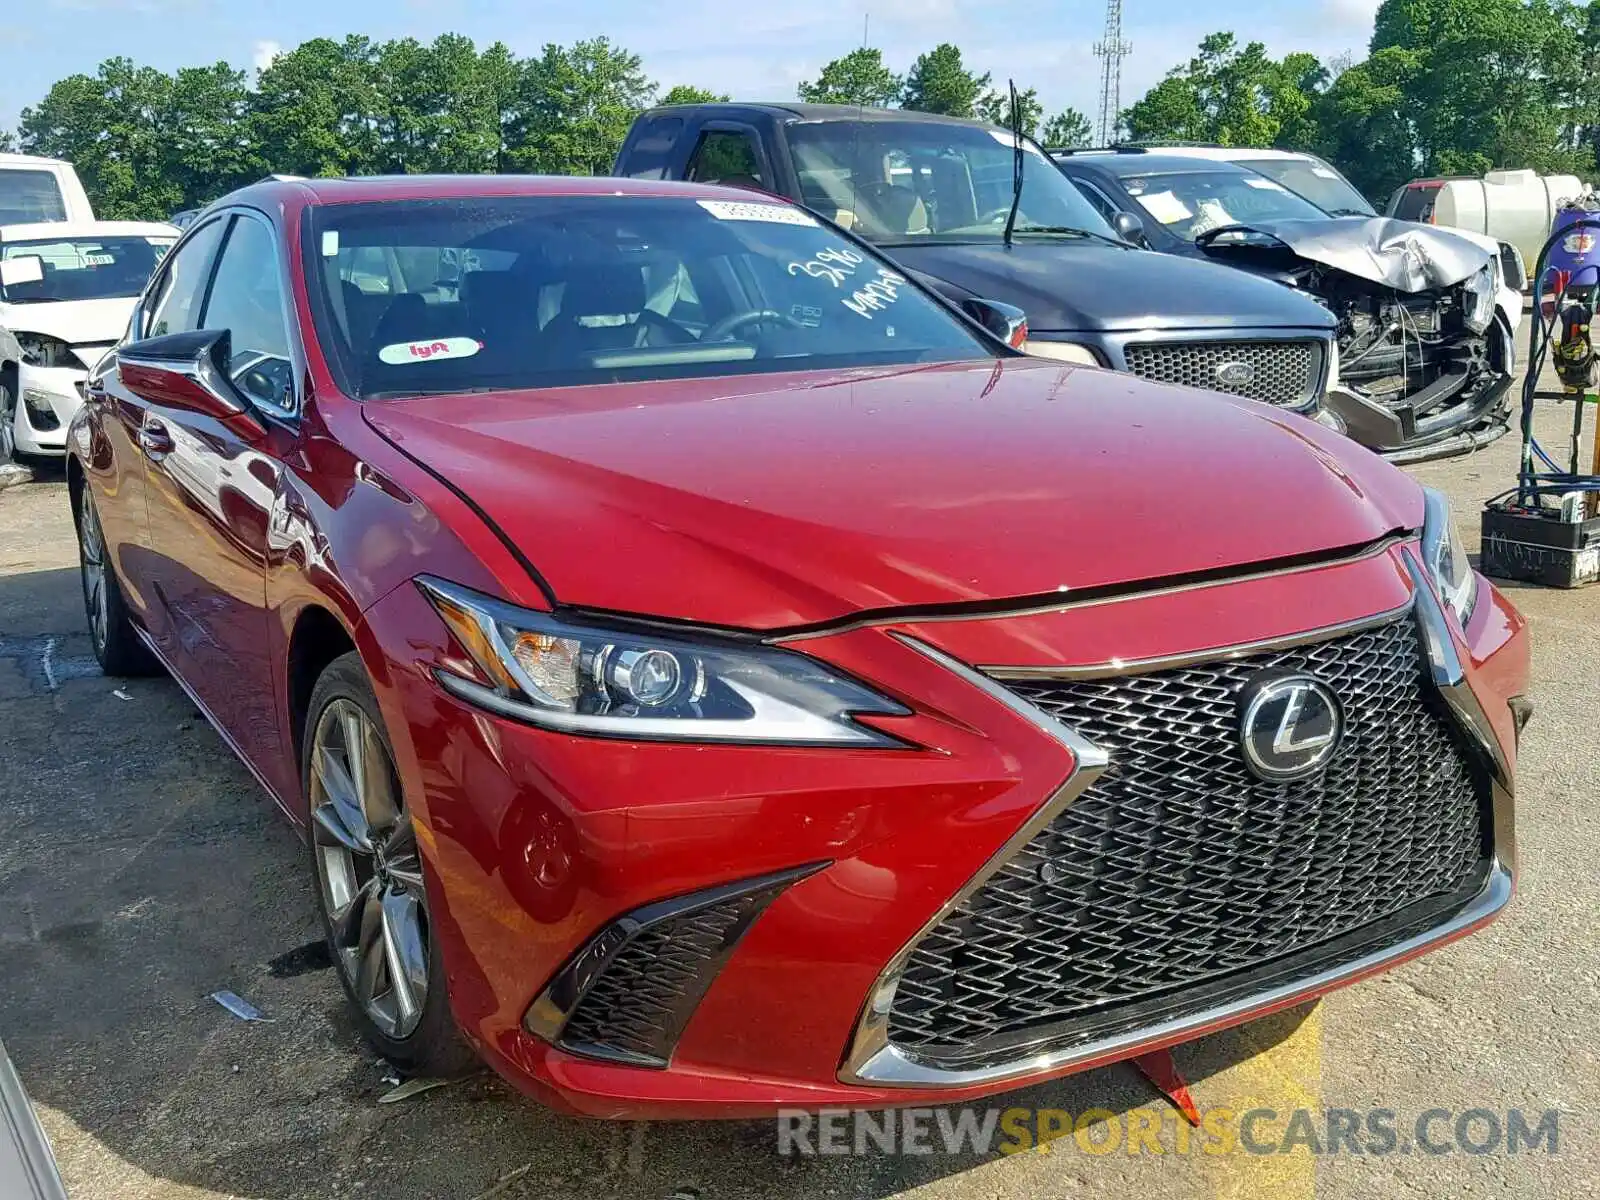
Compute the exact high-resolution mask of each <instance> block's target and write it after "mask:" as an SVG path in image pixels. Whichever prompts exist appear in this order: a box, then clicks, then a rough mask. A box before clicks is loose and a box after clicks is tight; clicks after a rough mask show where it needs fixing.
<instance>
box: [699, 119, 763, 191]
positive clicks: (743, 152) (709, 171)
mask: <svg viewBox="0 0 1600 1200" xmlns="http://www.w3.org/2000/svg"><path fill="white" fill-rule="evenodd" d="M687 177H688V178H689V179H691V180H693V181H695V182H697V183H723V184H731V185H732V186H734V187H759V188H769V189H770V188H771V186H772V183H771V180H769V179H768V178H767V177H766V172H765V171H763V170H762V167H761V152H760V150H759V149H758V148H757V147H756V140H755V138H754V137H753V136H752V135H751V134H748V133H744V132H741V131H739V130H733V129H711V130H707V131H706V132H705V133H703V134H701V135H700V144H699V145H697V146H696V147H695V148H694V157H693V158H691V159H690V160H689V170H688V172H687Z"/></svg>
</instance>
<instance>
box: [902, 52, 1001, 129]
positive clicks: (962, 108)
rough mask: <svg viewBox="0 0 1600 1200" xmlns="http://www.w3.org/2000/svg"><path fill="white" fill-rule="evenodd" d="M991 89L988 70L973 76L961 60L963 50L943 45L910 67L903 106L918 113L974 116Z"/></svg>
mask: <svg viewBox="0 0 1600 1200" xmlns="http://www.w3.org/2000/svg"><path fill="white" fill-rule="evenodd" d="M988 86H989V73H988V72H987V71H985V72H984V73H983V74H982V75H975V74H973V73H972V72H971V71H969V70H967V68H966V65H965V64H964V63H963V62H962V61H961V51H960V50H959V49H957V48H956V47H955V46H953V45H951V44H950V43H949V42H942V43H940V44H939V45H937V46H935V47H934V48H933V49H932V50H930V51H928V53H926V54H923V55H920V56H918V58H917V61H916V62H914V63H912V64H911V70H910V72H909V73H908V74H907V75H906V80H905V88H904V92H903V94H902V96H901V100H900V103H901V106H902V107H904V108H910V109H915V110H917V111H918V112H931V113H943V114H944V115H945V116H950V117H971V116H974V115H976V113H977V107H978V101H979V99H980V98H981V97H982V96H983V95H984V91H985V89H987V88H988Z"/></svg>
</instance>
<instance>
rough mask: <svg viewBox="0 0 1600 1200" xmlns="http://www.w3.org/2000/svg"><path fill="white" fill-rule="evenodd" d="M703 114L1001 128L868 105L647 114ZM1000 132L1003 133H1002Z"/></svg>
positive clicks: (775, 104) (687, 107)
mask: <svg viewBox="0 0 1600 1200" xmlns="http://www.w3.org/2000/svg"><path fill="white" fill-rule="evenodd" d="M689 112H703V113H706V114H707V115H708V116H712V117H718V116H728V117H732V116H737V115H739V114H742V113H751V112H759V113H765V114H767V115H768V116H774V117H778V118H780V119H785V118H793V119H795V120H800V121H912V122H920V123H924V124H929V125H969V126H972V127H973V128H976V129H1001V126H999V125H995V124H992V123H991V122H989V121H976V120H969V119H968V118H966V117H947V116H945V115H944V114H943V113H929V112H918V111H917V110H916V109H912V108H879V107H877V106H875V105H871V104H801V103H799V102H790V101H785V100H774V101H754V102H751V103H739V102H729V103H715V104H665V105H662V106H660V107H658V108H652V109H651V110H650V111H649V112H648V113H647V114H646V115H647V116H655V115H657V114H662V115H670V114H683V113H689ZM1002 132H1003V130H1002Z"/></svg>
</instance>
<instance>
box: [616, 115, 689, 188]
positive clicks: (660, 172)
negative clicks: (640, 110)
mask: <svg viewBox="0 0 1600 1200" xmlns="http://www.w3.org/2000/svg"><path fill="white" fill-rule="evenodd" d="M640 122H641V128H639V129H638V130H636V131H635V132H634V135H633V141H632V142H630V143H629V144H628V145H626V146H624V147H623V150H622V153H621V154H620V155H618V156H617V166H618V167H619V168H620V169H619V170H617V171H616V172H614V173H615V174H617V175H625V176H627V177H628V178H630V179H665V178H666V177H667V167H668V165H669V164H670V163H671V161H672V150H673V147H675V146H676V145H677V144H678V139H679V138H680V137H681V136H683V118H682V117H653V118H640Z"/></svg>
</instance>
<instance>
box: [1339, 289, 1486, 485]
mask: <svg viewBox="0 0 1600 1200" xmlns="http://www.w3.org/2000/svg"><path fill="white" fill-rule="evenodd" d="M1483 340H1484V355H1483V358H1482V361H1476V362H1461V363H1456V364H1453V365H1451V366H1449V367H1447V368H1445V369H1443V370H1440V371H1439V372H1438V374H1437V375H1435V377H1434V378H1433V379H1432V380H1431V381H1429V382H1428V383H1426V384H1424V385H1423V386H1421V387H1419V388H1417V389H1416V390H1415V391H1412V392H1409V393H1406V394H1405V395H1404V396H1400V397H1396V398H1392V399H1382V400H1380V399H1378V398H1376V397H1375V396H1373V395H1370V394H1368V393H1367V392H1365V391H1363V390H1362V389H1361V388H1360V386H1359V383H1358V382H1355V381H1352V380H1350V379H1345V378H1341V379H1338V380H1335V381H1334V383H1333V384H1332V385H1331V386H1330V387H1329V388H1328V391H1327V395H1326V396H1325V397H1324V398H1323V404H1324V406H1325V407H1326V408H1327V409H1329V410H1330V411H1332V412H1334V413H1335V414H1337V415H1338V416H1339V417H1340V418H1341V419H1342V420H1343V421H1344V423H1345V426H1346V428H1347V430H1348V432H1349V435H1350V437H1352V438H1353V439H1355V440H1356V441H1358V442H1360V443H1361V444H1362V445H1363V446H1366V447H1367V448H1369V449H1371V450H1376V451H1378V452H1379V453H1380V454H1382V455H1384V457H1386V458H1388V459H1390V460H1391V461H1394V462H1415V461H1419V460H1421V459H1427V458H1438V457H1444V456H1446V455H1451V454H1460V453H1464V452H1466V451H1468V450H1473V449H1476V448H1477V447H1479V446H1484V445H1487V444H1488V443H1490V442H1492V441H1495V440H1496V439H1497V438H1499V437H1501V436H1503V435H1504V434H1505V433H1507V432H1508V431H1509V430H1510V428H1511V420H1510V409H1509V401H1508V398H1507V393H1508V392H1509V390H1510V387H1511V379H1512V371H1513V369H1514V365H1515V361H1516V351H1515V342H1514V339H1513V337H1512V334H1511V330H1510V328H1509V326H1508V325H1507V323H1506V321H1505V318H1504V316H1503V315H1502V314H1498V313H1497V314H1496V317H1495V320H1494V322H1493V323H1492V324H1491V325H1490V326H1489V328H1488V329H1487V330H1485V331H1484V334H1483Z"/></svg>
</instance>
